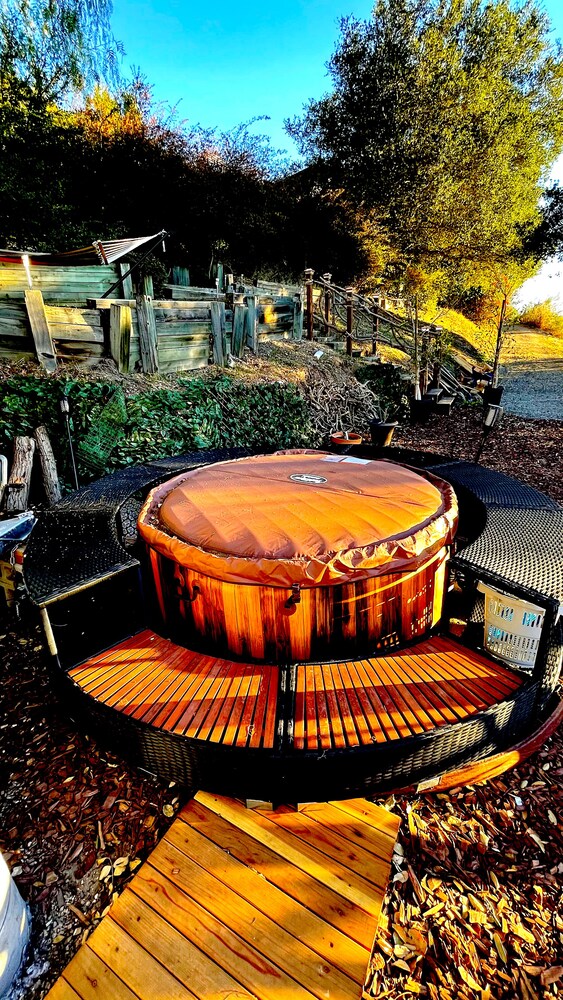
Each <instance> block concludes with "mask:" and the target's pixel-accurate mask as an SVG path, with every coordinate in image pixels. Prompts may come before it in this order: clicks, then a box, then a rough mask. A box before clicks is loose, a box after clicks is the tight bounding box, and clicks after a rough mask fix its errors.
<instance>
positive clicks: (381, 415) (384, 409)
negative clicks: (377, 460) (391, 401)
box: [369, 400, 398, 448]
mask: <svg viewBox="0 0 563 1000" xmlns="http://www.w3.org/2000/svg"><path fill="white" fill-rule="evenodd" d="M396 412H397V410H396V408H395V407H392V406H386V405H385V404H384V403H382V402H381V400H380V401H379V402H378V403H377V406H376V416H375V417H374V418H373V420H371V421H370V425H369V429H370V434H371V441H372V444H374V445H375V446H376V447H378V448H385V447H387V445H390V444H391V440H392V438H393V434H394V432H395V427H397V426H398V421H397V420H394V419H393V418H394V416H395V415H396Z"/></svg>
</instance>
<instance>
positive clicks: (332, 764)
mask: <svg viewBox="0 0 563 1000" xmlns="http://www.w3.org/2000/svg"><path fill="white" fill-rule="evenodd" d="M57 674H58V678H59V682H60V684H61V693H62V695H63V697H64V698H65V700H66V702H67V704H68V706H69V710H70V713H71V714H72V715H74V717H75V718H77V719H80V721H84V722H85V724H86V725H87V727H88V729H89V730H90V731H92V732H93V734H94V735H95V736H97V737H98V738H99V739H100V741H103V743H104V744H105V745H106V746H109V747H110V748H111V749H113V750H114V751H115V752H116V753H117V754H119V755H120V756H124V755H126V756H127V757H129V759H130V760H131V761H132V762H133V763H134V764H135V765H136V766H140V767H142V768H144V769H145V770H147V771H149V772H150V773H152V774H154V775H156V776H157V777H159V778H162V779H164V780H166V781H177V782H179V783H180V784H182V785H185V786H187V787H188V788H189V789H190V790H192V791H195V790H196V789H197V788H205V789H206V790H208V791H213V792H216V793H217V794H222V795H231V796H236V797H242V798H257V799H266V800H270V801H272V800H274V801H290V802H299V801H310V800H322V799H329V798H346V797H350V796H354V795H368V794H374V793H376V792H382V791H386V790H390V789H392V788H399V787H402V786H405V785H410V784H416V783H418V782H419V781H422V780H425V779H428V778H432V777H436V776H438V775H439V774H443V773H445V772H447V771H450V770H453V769H455V768H458V767H461V766H463V765H464V764H468V763H471V762H473V761H476V760H480V759H481V758H483V757H487V756H489V755H490V754H493V753H496V752H499V751H501V750H503V749H506V747H508V746H510V745H513V744H514V743H515V742H518V741H519V740H520V739H522V738H524V736H526V735H527V734H528V733H529V732H531V731H532V728H536V727H537V715H536V712H535V703H536V698H537V682H532V681H527V682H525V683H524V684H523V686H522V687H520V688H519V689H518V690H517V691H516V692H515V693H514V694H513V695H512V696H511V697H509V698H507V699H506V700H504V701H502V702H499V703H498V704H496V705H494V706H492V707H491V708H489V709H487V710H486V711H484V712H480V713H479V714H477V715H475V716H472V717H471V718H470V719H467V720H466V721H463V722H458V723H455V724H453V725H451V726H442V727H440V728H437V729H434V730H431V731H430V732H426V733H421V734H419V735H416V736H412V737H408V738H407V739H403V740H397V741H396V742H393V743H385V744H373V745H371V746H364V747H358V748H352V749H347V750H333V751H325V752H313V751H309V750H305V751H295V750H292V749H289V747H288V745H287V742H286V741H284V750H283V751H282V752H280V751H279V750H275V751H271V750H264V749H260V750H259V749H247V748H242V747H225V746H218V745H216V744H209V743H207V742H203V741H198V740H195V739H189V738H187V737H183V736H179V735H177V734H174V733H167V732H163V731H162V730H158V729H155V728H154V727H151V726H148V725H146V724H144V723H141V722H137V721H136V720H134V719H132V718H131V717H130V716H127V715H124V714H123V713H121V712H119V711H116V710H115V709H112V708H109V707H108V706H106V705H101V704H100V703H99V702H97V701H96V700H95V699H94V698H92V697H91V696H90V695H87V694H85V693H84V692H83V691H82V690H81V689H80V688H79V686H78V685H77V684H76V683H75V682H74V681H72V680H71V679H70V678H69V677H68V676H67V675H66V674H65V673H64V672H63V671H60V670H58V671H57Z"/></svg>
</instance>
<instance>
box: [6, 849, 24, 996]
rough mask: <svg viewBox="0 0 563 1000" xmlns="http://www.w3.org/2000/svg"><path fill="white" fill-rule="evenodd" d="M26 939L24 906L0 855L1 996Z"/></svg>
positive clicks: (12, 975) (11, 975)
mask: <svg viewBox="0 0 563 1000" xmlns="http://www.w3.org/2000/svg"><path fill="white" fill-rule="evenodd" d="M28 939H29V920H28V915H27V907H26V905H25V903H24V901H23V899H22V898H21V896H20V894H19V892H18V890H17V888H16V884H15V882H14V880H13V878H12V876H11V875H10V870H9V868H8V866H7V864H6V862H5V861H4V858H3V857H2V855H1V854H0V997H5V998H7V997H9V996H10V987H11V985H12V983H13V981H14V978H15V976H16V973H17V971H18V969H19V967H20V965H21V961H22V958H23V953H24V951H25V949H26V946H27V942H28Z"/></svg>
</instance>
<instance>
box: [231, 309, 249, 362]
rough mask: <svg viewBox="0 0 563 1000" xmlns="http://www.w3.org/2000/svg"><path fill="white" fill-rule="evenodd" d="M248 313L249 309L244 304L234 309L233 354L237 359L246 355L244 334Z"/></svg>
mask: <svg viewBox="0 0 563 1000" xmlns="http://www.w3.org/2000/svg"><path fill="white" fill-rule="evenodd" d="M246 313H247V307H246V306H245V305H244V304H243V303H242V302H238V303H237V304H236V305H235V307H234V315H233V332H232V337H231V353H232V354H233V355H234V356H235V358H242V356H243V354H244V344H245V336H244V332H245V325H246V323H247V319H246Z"/></svg>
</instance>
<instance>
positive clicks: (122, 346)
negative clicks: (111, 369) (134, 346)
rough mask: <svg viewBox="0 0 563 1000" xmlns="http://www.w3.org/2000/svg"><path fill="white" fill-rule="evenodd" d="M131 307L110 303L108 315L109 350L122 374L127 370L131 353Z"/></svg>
mask: <svg viewBox="0 0 563 1000" xmlns="http://www.w3.org/2000/svg"><path fill="white" fill-rule="evenodd" d="M131 333H132V320H131V307H130V306H118V305H112V306H111V309H110V317H109V350H110V355H111V357H112V358H113V360H114V361H115V364H116V365H117V370H118V371H119V372H121V373H122V374H126V373H127V372H128V371H129V365H130V355H131Z"/></svg>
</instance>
